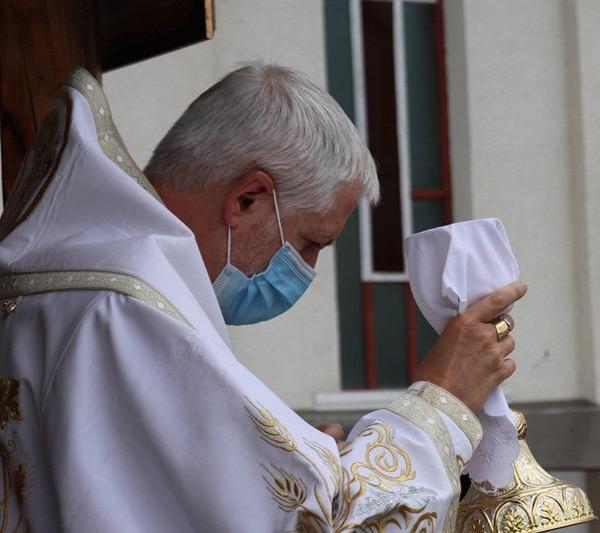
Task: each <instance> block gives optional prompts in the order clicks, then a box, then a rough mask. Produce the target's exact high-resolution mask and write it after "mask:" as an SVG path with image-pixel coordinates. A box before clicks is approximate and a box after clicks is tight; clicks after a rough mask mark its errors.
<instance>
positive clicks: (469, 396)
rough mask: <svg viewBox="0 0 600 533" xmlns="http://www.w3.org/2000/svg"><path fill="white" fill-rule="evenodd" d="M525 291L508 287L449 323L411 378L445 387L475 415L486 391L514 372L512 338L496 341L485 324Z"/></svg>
mask: <svg viewBox="0 0 600 533" xmlns="http://www.w3.org/2000/svg"><path fill="white" fill-rule="evenodd" d="M526 292H527V286H526V285H525V284H524V283H522V282H520V281H517V282H515V283H511V284H510V285H507V286H505V287H502V288H501V289H498V290H496V291H494V292H493V293H491V294H489V295H488V296H486V297H485V298H482V299H481V300H479V301H478V302H476V303H474V304H473V305H471V306H470V307H469V308H468V309H467V310H466V311H465V312H464V313H463V314H462V315H459V316H457V317H456V318H454V319H452V320H450V322H448V325H447V326H446V328H445V329H444V331H443V332H442V334H441V335H440V337H439V339H438V340H437V342H436V343H435V345H434V346H433V347H432V348H431V350H429V352H427V354H426V355H425V357H424V359H423V361H422V362H421V364H420V366H419V368H418V369H417V375H416V379H417V380H418V381H430V382H432V383H435V384H436V385H439V386H440V387H443V388H445V389H446V390H447V391H449V392H451V393H452V394H454V395H455V396H456V397H457V398H458V399H460V400H462V401H463V402H464V403H465V404H466V405H467V407H469V408H470V409H471V410H472V411H474V412H477V411H479V410H480V409H481V407H482V406H483V403H484V402H485V399H486V398H487V397H488V395H489V394H490V392H491V391H492V390H493V389H494V388H495V387H497V386H498V385H500V383H502V382H503V381H504V380H505V379H506V378H508V377H509V376H511V375H512V374H513V372H514V371H515V370H516V363H515V361H514V360H513V359H511V358H510V357H508V356H509V355H510V354H511V353H512V351H513V350H514V349H515V341H514V339H513V338H512V337H511V336H510V335H509V336H507V337H505V338H504V339H502V340H501V341H500V342H498V339H497V336H496V328H495V327H494V326H493V325H492V324H491V323H490V322H491V321H492V320H494V319H495V318H497V317H498V315H500V314H501V313H502V312H503V311H504V310H505V309H507V308H508V307H509V306H511V305H512V304H513V303H514V302H516V301H517V300H519V299H520V298H522V297H523V296H524V295H525V293H526Z"/></svg>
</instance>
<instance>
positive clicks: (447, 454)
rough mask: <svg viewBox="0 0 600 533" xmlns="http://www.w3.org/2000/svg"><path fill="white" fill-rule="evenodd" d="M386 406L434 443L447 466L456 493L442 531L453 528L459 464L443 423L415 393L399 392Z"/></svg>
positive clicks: (446, 532) (435, 412)
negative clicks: (395, 398) (397, 396)
mask: <svg viewBox="0 0 600 533" xmlns="http://www.w3.org/2000/svg"><path fill="white" fill-rule="evenodd" d="M388 409H389V410H390V411H392V412H393V413H396V414H397V415H399V416H401V417H402V418H405V419H406V420H408V421H409V422H411V423H413V424H414V425H415V426H417V427H418V428H419V429H421V430H422V431H423V432H424V433H425V434H426V435H427V436H428V437H429V440H431V442H432V443H433V445H434V446H435V448H436V450H437V452H438V455H439V457H440V459H441V460H442V464H443V465H444V469H445V470H446V475H447V476H448V481H449V483H450V487H451V488H452V492H453V493H454V494H455V501H453V502H451V503H450V505H449V507H448V512H447V514H446V520H445V521H444V527H443V529H442V531H443V532H444V533H452V532H454V528H455V526H456V515H457V510H458V496H459V495H460V467H459V464H458V461H457V459H456V452H455V450H454V445H453V444H452V439H451V437H450V433H449V432H448V429H447V428H446V424H444V421H443V420H442V418H441V417H440V415H439V414H438V413H437V411H436V410H435V408H434V407H433V406H431V405H430V404H429V403H427V402H426V401H425V400H424V399H423V398H420V397H419V396H416V395H415V394H411V393H404V394H402V395H401V396H400V397H399V398H398V399H397V400H395V401H393V402H392V403H391V404H390V405H389V406H388Z"/></svg>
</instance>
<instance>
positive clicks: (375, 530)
mask: <svg viewBox="0 0 600 533" xmlns="http://www.w3.org/2000/svg"><path fill="white" fill-rule="evenodd" d="M246 400H247V402H248V404H247V405H246V411H247V413H248V416H249V417H250V420H251V421H252V423H253V424H254V427H255V429H256V431H257V433H258V435H259V436H260V438H261V439H262V440H263V441H265V442H266V443H267V444H269V445H271V446H273V447H275V448H277V449H279V450H281V451H282V452H284V453H292V454H295V455H296V456H297V457H299V458H300V459H302V460H303V461H304V462H306V463H307V464H308V465H310V467H311V470H312V471H313V472H315V473H316V475H317V477H318V478H319V481H320V483H315V482H313V483H310V484H309V483H308V482H307V481H306V480H303V479H300V478H299V477H298V476H297V475H295V474H293V473H291V472H289V471H288V470H286V469H285V468H283V467H281V466H278V465H274V464H270V465H264V464H263V465H262V467H263V469H264V471H265V473H266V474H265V475H264V476H263V479H264V480H265V483H266V486H267V490H268V491H269V492H270V494H271V496H272V497H273V499H274V501H275V502H276V503H277V505H278V506H279V508H280V509H282V510H283V511H286V512H296V513H297V514H298V521H297V523H296V526H295V529H294V531H295V532H296V533H314V532H336V533H342V532H350V531H353V532H365V533H379V532H383V531H392V530H401V531H407V530H408V531H411V532H414V533H426V532H428V531H433V530H434V528H435V524H436V520H437V514H436V513H435V512H427V511H426V508H427V506H428V504H429V503H430V502H431V501H432V500H433V499H434V497H435V493H434V492H433V491H431V490H428V489H419V488H416V487H409V486H408V485H406V482H407V481H410V480H414V479H415V477H416V473H415V471H414V469H413V467H412V462H411V460H410V456H409V454H408V453H407V452H406V451H405V450H403V449H402V448H401V447H400V446H398V444H397V443H396V441H395V439H394V431H393V429H392V428H391V427H390V426H388V425H387V424H385V423H384V422H382V421H375V422H373V423H371V424H370V425H369V426H367V427H366V428H365V429H364V430H363V431H362V432H361V434H360V437H362V438H361V439H360V440H361V442H366V445H365V449H364V451H363V452H362V454H361V455H362V460H359V461H355V462H353V463H351V464H350V466H349V467H344V466H342V465H341V464H340V461H339V458H338V457H337V456H336V455H335V454H334V453H333V452H331V450H329V449H328V448H326V447H325V446H323V445H322V444H320V443H318V442H314V441H311V440H308V439H304V440H303V442H302V443H298V442H297V441H296V439H295V438H294V437H293V435H292V434H291V433H290V431H289V430H288V429H287V428H286V427H285V425H284V424H283V423H282V422H281V421H280V420H279V419H278V418H277V417H275V416H274V415H273V414H272V413H271V412H270V411H269V410H268V409H267V408H266V407H264V406H262V405H260V404H259V403H257V402H253V401H251V400H250V399H248V398H247V399H246ZM305 446H306V447H305ZM352 451H353V444H352V443H351V444H349V445H348V446H346V447H345V448H344V449H342V450H341V452H340V454H341V455H342V456H346V455H348V454H350V453H352ZM313 454H314V455H315V456H316V457H315V458H313V457H312V455H313ZM316 458H318V461H317V460H315V459H316ZM361 497H362V498H361ZM406 501H410V502H411V503H410V505H408V504H406V503H405V502H406ZM353 510H354V514H355V515H358V516H363V515H364V516H365V519H364V520H362V521H358V522H357V521H353V520H351V519H350V515H351V512H352V511H353Z"/></svg>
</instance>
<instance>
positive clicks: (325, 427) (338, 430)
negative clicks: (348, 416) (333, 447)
mask: <svg viewBox="0 0 600 533" xmlns="http://www.w3.org/2000/svg"><path fill="white" fill-rule="evenodd" d="M317 429H319V430H321V431H322V432H323V433H325V434H327V435H329V436H330V437H333V438H334V439H335V440H336V441H338V442H339V441H341V440H343V438H344V428H343V427H342V426H341V425H340V424H332V423H326V424H318V425H317Z"/></svg>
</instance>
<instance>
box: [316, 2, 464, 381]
mask: <svg viewBox="0 0 600 533" xmlns="http://www.w3.org/2000/svg"><path fill="white" fill-rule="evenodd" d="M441 9H442V8H441V5H440V4H439V3H434V2H425V1H419V2H417V1H408V0H350V1H348V0H326V1H325V20H326V38H327V58H328V78H329V90H330V92H331V93H332V95H333V96H334V97H335V98H336V99H337V100H338V102H339V103H340V105H341V106H342V107H343V108H344V110H345V111H346V113H347V114H348V115H349V116H350V117H351V118H352V119H353V120H354V122H355V124H356V126H357V128H358V129H359V131H360V132H361V134H362V135H363V136H364V138H365V139H366V140H367V142H368V144H369V147H370V149H371V152H372V153H373V156H374V157H375V159H376V161H377V164H378V169H379V178H380V182H381V186H382V194H383V198H382V202H381V204H380V205H379V206H377V207H376V208H374V209H371V208H370V207H369V206H368V205H366V204H362V205H361V206H360V208H359V210H358V213H355V214H354V215H353V216H352V217H351V219H350V220H349V221H348V224H347V226H346V229H345V230H344V232H343V234H342V235H341V236H340V238H339V239H338V241H337V248H336V250H337V271H338V272H337V273H338V299H339V308H340V328H341V331H340V333H341V346H342V380H343V386H344V388H347V389H348V388H350V389H351V388H378V387H402V386H405V385H406V384H407V383H408V382H409V380H410V379H411V377H412V374H413V372H414V369H415V367H416V365H417V362H418V359H419V357H420V356H422V355H423V354H424V353H425V352H426V350H427V349H428V348H429V347H430V346H431V344H432V343H433V342H434V340H435V338H436V335H435V332H434V331H433V330H432V329H431V328H430V326H429V325H428V324H427V322H426V321H425V319H424V318H423V317H422V316H421V315H420V313H419V311H418V309H417V308H416V305H415V303H414V300H413V299H412V295H411V293H410V288H409V285H408V278H407V275H406V271H405V264H404V249H403V241H404V237H406V236H407V235H409V234H411V233H412V232H414V231H420V230H424V229H428V228H431V227H435V226H438V225H442V224H445V223H449V222H451V218H452V215H451V196H450V192H451V191H450V179H449V161H448V140H447V135H448V133H447V120H446V117H447V112H446V95H445V71H444V48H443V24H442V21H443V18H442V11H441Z"/></svg>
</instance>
